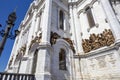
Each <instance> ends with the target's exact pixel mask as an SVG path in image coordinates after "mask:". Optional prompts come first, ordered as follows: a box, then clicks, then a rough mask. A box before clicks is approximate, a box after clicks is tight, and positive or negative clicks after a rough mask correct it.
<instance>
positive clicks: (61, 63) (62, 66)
mask: <svg viewBox="0 0 120 80" xmlns="http://www.w3.org/2000/svg"><path fill="white" fill-rule="evenodd" d="M59 69H60V70H66V55H65V50H64V49H60V53H59Z"/></svg>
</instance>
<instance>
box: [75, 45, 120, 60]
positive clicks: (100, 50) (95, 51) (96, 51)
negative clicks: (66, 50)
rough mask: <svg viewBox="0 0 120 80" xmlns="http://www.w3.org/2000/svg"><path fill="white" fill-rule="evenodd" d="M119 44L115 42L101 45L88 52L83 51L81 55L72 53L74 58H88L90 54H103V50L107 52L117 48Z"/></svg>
mask: <svg viewBox="0 0 120 80" xmlns="http://www.w3.org/2000/svg"><path fill="white" fill-rule="evenodd" d="M119 47H120V46H117V45H115V44H113V45H111V46H109V47H103V48H100V49H97V50H94V51H91V52H88V53H84V54H82V55H74V58H88V57H91V56H95V55H100V54H104V52H109V51H111V50H118V49H119Z"/></svg>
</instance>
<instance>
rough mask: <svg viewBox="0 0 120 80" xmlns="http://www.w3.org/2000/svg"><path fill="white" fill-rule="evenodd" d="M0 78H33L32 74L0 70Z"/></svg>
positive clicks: (32, 79) (25, 79) (23, 79)
mask: <svg viewBox="0 0 120 80" xmlns="http://www.w3.org/2000/svg"><path fill="white" fill-rule="evenodd" d="M0 80H35V76H34V75H32V74H17V73H2V72H0Z"/></svg>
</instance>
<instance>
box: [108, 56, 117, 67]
mask: <svg viewBox="0 0 120 80" xmlns="http://www.w3.org/2000/svg"><path fill="white" fill-rule="evenodd" d="M108 58H109V59H108V62H109V63H110V65H111V67H115V64H116V59H115V57H114V55H113V54H110V55H108Z"/></svg>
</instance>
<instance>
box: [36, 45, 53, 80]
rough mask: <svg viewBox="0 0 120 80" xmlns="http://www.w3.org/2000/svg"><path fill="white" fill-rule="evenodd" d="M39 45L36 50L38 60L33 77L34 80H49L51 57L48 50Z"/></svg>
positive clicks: (46, 47)
mask: <svg viewBox="0 0 120 80" xmlns="http://www.w3.org/2000/svg"><path fill="white" fill-rule="evenodd" d="M49 47H50V45H49ZM49 47H48V46H43V45H40V46H39V48H38V50H39V51H38V53H37V54H38V56H37V57H38V58H37V66H36V73H35V77H36V80H51V72H50V70H51V65H50V64H51V56H50V48H49Z"/></svg>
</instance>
